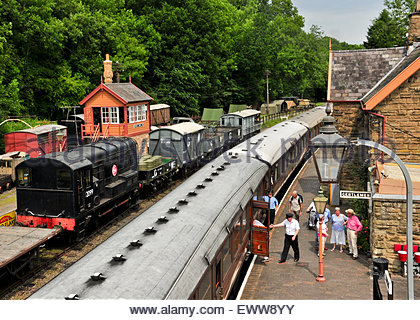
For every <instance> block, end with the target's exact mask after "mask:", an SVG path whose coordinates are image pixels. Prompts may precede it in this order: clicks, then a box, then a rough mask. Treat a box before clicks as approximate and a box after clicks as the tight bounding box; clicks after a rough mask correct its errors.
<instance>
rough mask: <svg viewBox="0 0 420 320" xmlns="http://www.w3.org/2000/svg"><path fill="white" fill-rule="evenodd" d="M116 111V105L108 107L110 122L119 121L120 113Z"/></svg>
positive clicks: (116, 122)
mask: <svg viewBox="0 0 420 320" xmlns="http://www.w3.org/2000/svg"><path fill="white" fill-rule="evenodd" d="M118 111H119V110H118V107H110V108H109V116H110V119H111V123H112V124H118V123H120V113H119V112H118Z"/></svg>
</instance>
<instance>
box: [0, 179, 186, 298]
mask: <svg viewBox="0 0 420 320" xmlns="http://www.w3.org/2000/svg"><path fill="white" fill-rule="evenodd" d="M183 181H184V179H181V180H178V181H175V182H174V183H173V184H171V185H170V186H169V187H168V188H167V189H166V190H164V191H162V192H160V193H159V194H157V195H155V196H152V197H150V198H148V199H145V200H142V202H141V203H140V208H136V207H138V206H139V205H136V206H133V207H130V208H128V209H126V210H125V211H123V212H122V213H121V214H119V215H116V216H115V217H114V218H113V219H112V220H110V221H109V222H108V223H106V224H104V225H103V226H101V227H100V228H99V229H97V230H95V231H93V232H92V233H91V234H89V235H87V236H86V237H85V238H84V239H83V240H81V241H80V242H77V243H75V244H73V245H70V246H67V245H65V243H64V241H61V242H62V243H55V245H48V246H45V247H43V248H41V249H40V253H39V258H38V259H37V260H36V262H35V263H34V268H33V269H32V270H31V271H28V272H27V273H25V275H23V276H22V277H20V279H17V280H15V281H12V282H9V283H5V284H1V285H0V299H1V300H24V299H26V298H27V297H29V296H30V295H31V294H33V293H34V292H36V291H37V290H38V289H39V288H41V287H42V286H44V285H45V284H46V283H48V282H49V281H50V280H52V279H53V278H54V277H56V276H57V275H58V274H60V273H61V272H62V271H63V270H65V269H67V268H68V267H70V266H71V265H72V264H73V263H75V262H76V261H77V260H79V259H80V258H82V257H83V256H85V255H86V254H88V253H89V252H90V251H91V250H93V249H94V248H95V247H96V246H98V245H99V244H101V243H102V242H103V241H105V240H106V239H108V238H109V237H110V236H112V235H113V234H114V233H115V232H117V231H118V230H120V229H121V228H123V227H124V226H125V225H127V224H128V223H129V222H130V221H132V220H133V219H135V218H136V217H137V216H139V215H140V214H141V213H143V212H144V211H145V210H147V209H148V208H150V207H151V206H152V205H154V204H155V203H156V202H158V201H159V200H160V199H162V198H163V197H164V196H165V195H167V194H168V193H169V192H171V191H172V190H173V189H175V188H176V187H177V186H178V185H179V184H181V183H182V182H183ZM55 241H56V242H60V241H57V240H55Z"/></svg>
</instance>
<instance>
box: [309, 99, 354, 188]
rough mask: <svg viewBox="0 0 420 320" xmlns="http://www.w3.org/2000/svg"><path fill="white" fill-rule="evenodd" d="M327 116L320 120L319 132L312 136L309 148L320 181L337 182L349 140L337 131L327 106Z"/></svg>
mask: <svg viewBox="0 0 420 320" xmlns="http://www.w3.org/2000/svg"><path fill="white" fill-rule="evenodd" d="M325 112H326V113H327V116H326V117H324V119H323V120H322V127H321V129H320V134H318V135H317V136H316V137H314V138H312V139H311V141H310V145H309V146H310V148H311V151H312V154H313V157H314V159H315V167H316V171H317V173H318V178H319V181H320V182H321V183H338V181H339V178H340V173H341V169H342V168H343V163H344V160H345V156H346V151H347V149H348V148H349V147H350V141H348V140H347V139H345V138H343V137H342V136H340V135H339V134H338V133H337V129H336V128H335V126H334V122H335V120H334V117H332V116H331V115H330V114H331V108H330V107H327V108H326V110H325Z"/></svg>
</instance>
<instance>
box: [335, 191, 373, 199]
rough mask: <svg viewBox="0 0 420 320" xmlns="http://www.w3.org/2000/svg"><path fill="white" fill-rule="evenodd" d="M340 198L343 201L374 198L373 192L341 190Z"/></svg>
mask: <svg viewBox="0 0 420 320" xmlns="http://www.w3.org/2000/svg"><path fill="white" fill-rule="evenodd" d="M340 198H342V199H366V200H369V199H370V198H372V192H370V191H347V190H340Z"/></svg>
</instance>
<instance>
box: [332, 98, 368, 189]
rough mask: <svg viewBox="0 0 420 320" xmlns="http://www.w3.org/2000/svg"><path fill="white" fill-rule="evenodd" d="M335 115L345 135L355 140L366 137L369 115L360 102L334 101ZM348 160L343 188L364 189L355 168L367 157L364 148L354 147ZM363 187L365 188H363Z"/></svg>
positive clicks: (343, 174)
mask: <svg viewBox="0 0 420 320" xmlns="http://www.w3.org/2000/svg"><path fill="white" fill-rule="evenodd" d="M333 116H334V118H335V120H336V121H337V122H336V124H335V127H336V128H337V131H338V133H339V134H340V135H342V136H343V137H345V138H347V139H350V140H355V139H357V138H366V136H367V128H366V124H365V123H366V121H367V117H366V115H365V114H364V113H363V111H362V108H361V106H360V103H359V102H334V111H333ZM348 157H349V159H348V161H347V162H346V163H344V165H343V171H342V173H341V178H340V189H342V190H364V188H365V186H359V185H358V182H359V181H360V178H359V177H358V176H355V173H354V169H355V168H360V167H361V166H362V165H363V163H364V160H365V159H366V158H367V156H366V150H364V148H360V147H356V148H353V149H352V150H351V151H350V152H349V154H348ZM361 188H363V189H361Z"/></svg>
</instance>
